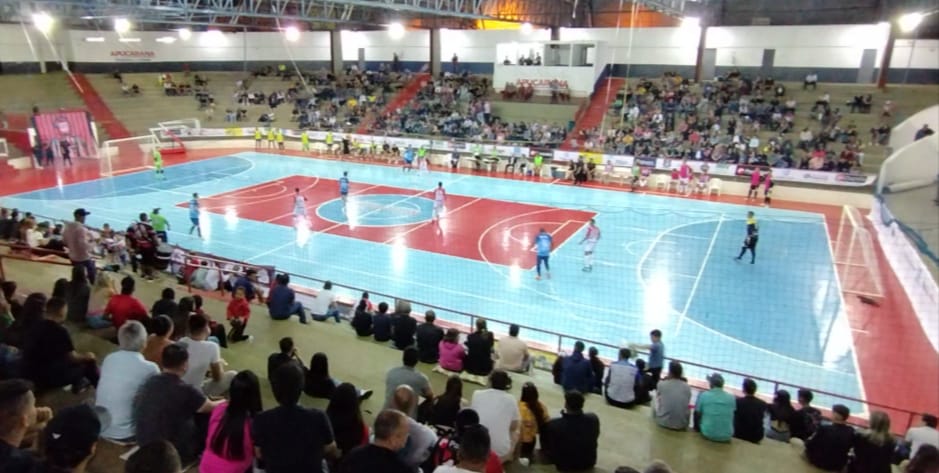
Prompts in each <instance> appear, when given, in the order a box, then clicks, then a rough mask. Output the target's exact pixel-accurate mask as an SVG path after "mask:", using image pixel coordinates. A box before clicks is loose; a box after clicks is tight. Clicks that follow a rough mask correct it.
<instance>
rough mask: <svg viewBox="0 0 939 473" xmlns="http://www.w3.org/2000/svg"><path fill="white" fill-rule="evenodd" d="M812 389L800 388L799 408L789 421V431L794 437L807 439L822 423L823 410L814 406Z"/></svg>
mask: <svg viewBox="0 0 939 473" xmlns="http://www.w3.org/2000/svg"><path fill="white" fill-rule="evenodd" d="M814 397H815V395H814V394H812V391H809V390H808V389H800V390H799V394H798V397H797V399H798V402H799V406H800V407H799V409H798V410H796V412H795V414H793V416H792V421H791V422H790V423H789V432H790V434H791V435H792V438H796V439H799V440H802V441H805V440H807V439H808V438H809V437H811V436H812V434H814V433H815V430H816V429H818V426H819V425H820V424H821V423H822V411H820V410H818V409H816V408H814V407H812V399H813V398H814Z"/></svg>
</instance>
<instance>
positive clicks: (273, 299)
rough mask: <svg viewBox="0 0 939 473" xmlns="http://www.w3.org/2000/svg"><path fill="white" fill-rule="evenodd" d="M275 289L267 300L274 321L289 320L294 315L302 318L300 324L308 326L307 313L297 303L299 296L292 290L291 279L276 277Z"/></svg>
mask: <svg viewBox="0 0 939 473" xmlns="http://www.w3.org/2000/svg"><path fill="white" fill-rule="evenodd" d="M274 281H275V282H276V284H274V288H273V289H271V294H270V297H268V298H267V308H268V310H269V313H270V314H271V318H272V319H274V320H287V319H289V318H290V316H292V315H296V316H298V317H300V323H301V324H306V323H307V321H306V313H305V312H304V311H303V306H302V305H301V304H300V303H299V302H297V295H296V293H294V292H293V289H291V288H290V286H289V284H290V278H289V277H288V276H287V275H286V274H278V275H277V276H276V277H274ZM246 294H247V293H246Z"/></svg>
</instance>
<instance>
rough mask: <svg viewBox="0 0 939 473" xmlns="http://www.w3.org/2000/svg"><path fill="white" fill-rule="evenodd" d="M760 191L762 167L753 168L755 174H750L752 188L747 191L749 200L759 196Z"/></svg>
mask: <svg viewBox="0 0 939 473" xmlns="http://www.w3.org/2000/svg"><path fill="white" fill-rule="evenodd" d="M759 192H760V168H753V174H750V190H749V191H748V192H747V200H750V199H755V198H757V194H758V193H759Z"/></svg>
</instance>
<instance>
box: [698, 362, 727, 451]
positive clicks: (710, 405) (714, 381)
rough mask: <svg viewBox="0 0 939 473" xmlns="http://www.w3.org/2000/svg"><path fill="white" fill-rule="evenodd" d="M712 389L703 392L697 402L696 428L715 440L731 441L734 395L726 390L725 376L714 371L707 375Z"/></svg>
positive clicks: (709, 438) (705, 436)
mask: <svg viewBox="0 0 939 473" xmlns="http://www.w3.org/2000/svg"><path fill="white" fill-rule="evenodd" d="M707 380H708V384H709V385H710V386H711V389H709V390H707V391H705V392H703V393H701V395H699V396H698V401H697V403H695V407H694V414H695V430H698V431H700V432H701V435H702V436H704V438H706V439H708V440H711V441H714V442H730V438H731V437H733V436H734V411H735V409H736V400H735V399H734V396H733V395H732V394H730V393H728V392H726V391H724V377H723V376H721V375H720V374H719V373H713V374H711V375H710V376H708V377H707Z"/></svg>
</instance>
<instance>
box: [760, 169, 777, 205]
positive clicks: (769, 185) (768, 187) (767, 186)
mask: <svg viewBox="0 0 939 473" xmlns="http://www.w3.org/2000/svg"><path fill="white" fill-rule="evenodd" d="M775 185H776V183H775V182H773V170H772V169H767V170H766V175H764V176H763V206H764V207H769V204H770V202H771V201H772V200H773V199H772V197H770V193H771V192H772V191H773V186H775Z"/></svg>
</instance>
